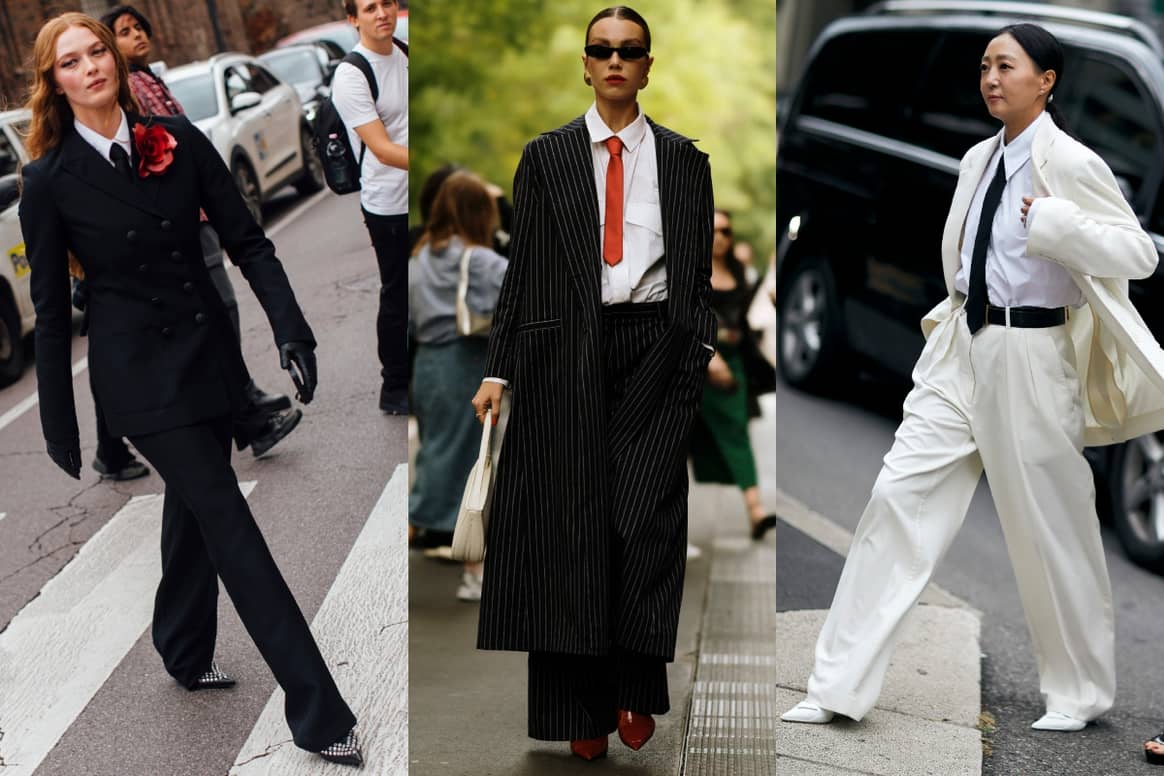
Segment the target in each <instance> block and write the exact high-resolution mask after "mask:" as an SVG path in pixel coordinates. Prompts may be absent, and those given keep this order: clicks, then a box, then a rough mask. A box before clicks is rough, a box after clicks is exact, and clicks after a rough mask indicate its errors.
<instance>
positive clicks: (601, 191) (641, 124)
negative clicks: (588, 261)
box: [586, 105, 667, 304]
mask: <svg viewBox="0 0 1164 776" xmlns="http://www.w3.org/2000/svg"><path fill="white" fill-rule="evenodd" d="M586 129H587V131H589V133H590V155H591V158H592V159H593V160H594V184H595V186H596V187H597V188H596V189H595V194H596V195H597V197H598V241H599V244H600V245H601V244H602V234H603V230H604V229H605V225H606V168H607V165H608V164H609V163H610V151H609V150H608V149H607V147H606V141H607V139H609V138H610V137H612V136H615V135H617V136H618V139H619V140H621V141H622V146H623V148H622V190H623V200H622V201H623V208H622V213H623V227H622V261H620V262H619V263H618V264H615V265H614V266H613V267H612V266H610V265H609V264H607V263H606V262H605V261H602V257H601V256H598V257H596V258H595V260H596V261H599V262H601V263H602V303H603V304H618V303H620V302H637V303H641V302H661V301H663V300H665V299H666V298H667V267H666V262H664V261H663V252H664V246H663V209H662V207H661V206H660V205H659V169H658V159H657V157H656V155H655V134H654V133H653V132H651V130H650V127H648V126H647V119H646V117H645V116H643V112H642V110H641V109H640V110H639V115H638V116H637V117H636V118H635V120H634V121H632V122H631V123H630V124H628V125H626V126H625V127H623V128H622V129H621V130H619V131H618V132H611V131H610V128H609V127H607V126H606V122H604V121H603V120H602V117H601V116H599V115H598V107H597V106H596V105H591V106H590V110H588V111H586Z"/></svg>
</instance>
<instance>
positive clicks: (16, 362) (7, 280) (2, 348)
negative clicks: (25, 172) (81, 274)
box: [0, 110, 36, 385]
mask: <svg viewBox="0 0 1164 776" xmlns="http://www.w3.org/2000/svg"><path fill="white" fill-rule="evenodd" d="M27 124H28V111H25V110H14V111H5V112H2V113H0V250H2V251H3V252H4V255H3V257H2V258H0V385H7V384H8V383H11V382H14V381H15V380H16V379H17V378H19V377H20V374H21V371H22V370H23V369H24V360H25V354H26V352H27V348H26V344H27V339H28V336H29V335H30V334H31V333H32V327H33V323H34V322H35V320H36V316H35V314H34V312H33V309H32V298H31V297H30V296H29V290H28V276H29V268H28V258H27V257H26V256H25V253H24V238H23V237H22V236H21V234H20V220H19V218H18V217H17V206H18V205H19V204H20V189H19V183H18V175H17V171H18V169H19V166H20V164H22V163H23V162H26V161H28V154H27V152H26V151H25V150H24V143H23V142H22V137H21V132H22V131H23V130H24V128H25V126H26V125H27Z"/></svg>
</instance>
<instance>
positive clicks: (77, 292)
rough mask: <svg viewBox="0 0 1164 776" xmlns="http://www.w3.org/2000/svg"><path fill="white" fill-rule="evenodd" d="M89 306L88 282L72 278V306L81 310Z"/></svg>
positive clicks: (83, 310)
mask: <svg viewBox="0 0 1164 776" xmlns="http://www.w3.org/2000/svg"><path fill="white" fill-rule="evenodd" d="M88 306H89V284H88V283H86V282H85V281H84V280H80V279H78V278H73V307H76V308H77V309H78V310H80V311H81V312H85V308H86V307H88Z"/></svg>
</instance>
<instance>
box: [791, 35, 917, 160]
mask: <svg viewBox="0 0 1164 776" xmlns="http://www.w3.org/2000/svg"><path fill="white" fill-rule="evenodd" d="M934 40H935V36H934V35H933V34H932V33H923V32H919V31H912V30H886V31H879V32H877V33H876V34H873V35H870V34H860V33H856V34H848V35H841V36H837V37H835V38H833V39H832V40H830V41H828V42H827V43H826V44H825V46H824V48H823V49H822V50H821V51H820V53H819V54H818V55H817V57H816V58H815V59H814V60H813V61H812V64H811V65H810V66H809V72H808V82H807V83H806V84H805V90H804V98H803V100H802V102H801V108H800V112H801V114H803V115H806V116H815V117H818V118H822V119H828V120H830V121H836V122H838V123H841V124H846V125H848V126H851V127H856V128H857V129H864V130H867V131H869V132H876V133H878V134H882V135H886V136H889V137H895V138H900V136H901V134H902V131H903V126H902V125H903V118H904V115H905V110H906V106H907V105H908V103H909V101H910V99H911V98H912V96H913V91H914V85H915V83H916V81H917V78H918V76H919V75H920V73H921V71H922V69H923V68H924V66H925V63H926V60H927V58H928V57H927V55H928V53H929V50H930V48H931V47H932V46H933V42H934ZM890 72H892V76H890V75H889V73H890Z"/></svg>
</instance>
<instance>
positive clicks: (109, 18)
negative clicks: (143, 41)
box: [101, 5, 154, 40]
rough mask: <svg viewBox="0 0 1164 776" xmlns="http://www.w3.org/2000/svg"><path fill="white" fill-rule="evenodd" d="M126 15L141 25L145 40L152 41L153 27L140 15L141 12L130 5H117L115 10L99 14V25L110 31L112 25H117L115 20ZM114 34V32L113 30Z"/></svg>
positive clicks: (111, 9)
mask: <svg viewBox="0 0 1164 776" xmlns="http://www.w3.org/2000/svg"><path fill="white" fill-rule="evenodd" d="M126 14H129V15H130V16H132V17H133V18H134V19H136V20H137V23H138V24H140V25H141V28H142V30H143V31H145V34H146V37H147V38H150V39H151V40H152V39H153V37H154V28H153V25H151V24H150V20H149V19H147V18H145V16H143V15H142V12H141V11H139V10H137V9H136V8H134V7H133V6H132V5H119V6H116V7H115V8H110V9H109V10H108V11H106V12H105V13H103V14H101V23H102V24H104V25H105V26H106V27H108V28H109V29H111V30H112V29H113V25H114V24H116V23H117V20H118V19H120V18H121V17H122V16H125V15H126ZM114 32H115V33H116V30H114Z"/></svg>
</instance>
